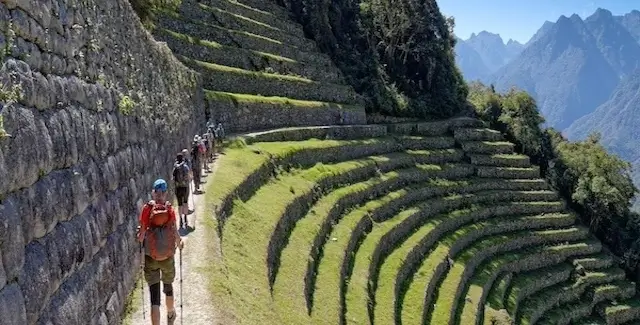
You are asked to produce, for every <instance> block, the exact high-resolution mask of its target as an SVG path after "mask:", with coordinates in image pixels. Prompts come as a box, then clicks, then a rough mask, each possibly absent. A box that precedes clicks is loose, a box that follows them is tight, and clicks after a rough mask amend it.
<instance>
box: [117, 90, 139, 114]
mask: <svg viewBox="0 0 640 325" xmlns="http://www.w3.org/2000/svg"><path fill="white" fill-rule="evenodd" d="M135 105H136V102H134V101H133V99H131V97H129V96H126V95H125V96H122V98H120V102H119V103H118V110H119V111H120V113H122V115H131V112H133V108H134V106H135Z"/></svg>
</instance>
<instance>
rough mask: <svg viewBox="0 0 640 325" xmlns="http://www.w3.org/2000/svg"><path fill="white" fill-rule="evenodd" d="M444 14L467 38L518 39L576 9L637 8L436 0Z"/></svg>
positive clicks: (603, 0) (626, 3) (578, 0)
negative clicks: (482, 35) (496, 36)
mask: <svg viewBox="0 0 640 325" xmlns="http://www.w3.org/2000/svg"><path fill="white" fill-rule="evenodd" d="M438 6H440V11H441V12H442V13H443V14H444V15H445V16H454V17H455V21H456V29H455V32H456V35H457V36H458V37H460V38H462V39H467V38H469V36H470V35H471V33H473V32H475V33H476V34H477V33H478V32H480V31H482V30H486V31H489V32H492V33H497V34H500V36H502V39H503V40H504V41H505V42H506V41H507V40H508V39H509V38H512V39H514V40H517V41H519V42H521V43H525V42H526V41H528V40H529V38H531V36H533V34H535V32H536V31H537V30H538V28H540V26H542V24H543V23H544V21H545V20H549V21H551V22H555V21H556V20H558V17H560V15H565V16H571V15H572V14H574V13H576V14H578V15H580V17H582V18H583V19H584V18H586V17H588V16H589V15H591V14H592V13H593V12H594V11H595V10H596V9H597V8H598V7H600V8H604V9H608V10H610V11H611V12H612V13H613V14H614V15H621V14H624V13H627V12H630V11H631V10H632V9H637V10H640V1H639V0H600V1H597V0H438Z"/></svg>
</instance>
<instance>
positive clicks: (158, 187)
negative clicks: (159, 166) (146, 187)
mask: <svg viewBox="0 0 640 325" xmlns="http://www.w3.org/2000/svg"><path fill="white" fill-rule="evenodd" d="M153 189H154V190H155V191H158V192H166V191H167V182H166V181H165V180H164V179H162V178H158V179H156V181H155V182H153Z"/></svg>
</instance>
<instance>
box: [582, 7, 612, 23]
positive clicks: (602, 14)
mask: <svg viewBox="0 0 640 325" xmlns="http://www.w3.org/2000/svg"><path fill="white" fill-rule="evenodd" d="M612 20H613V13H611V11H609V10H607V9H604V8H598V9H597V10H596V11H595V12H594V13H593V15H591V16H589V17H587V19H586V21H589V22H591V21H602V22H605V21H612Z"/></svg>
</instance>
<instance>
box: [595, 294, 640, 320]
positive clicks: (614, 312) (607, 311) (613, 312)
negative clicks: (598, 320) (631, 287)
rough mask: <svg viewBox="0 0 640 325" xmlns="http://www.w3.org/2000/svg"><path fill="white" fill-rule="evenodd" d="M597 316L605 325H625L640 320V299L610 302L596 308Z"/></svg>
mask: <svg viewBox="0 0 640 325" xmlns="http://www.w3.org/2000/svg"><path fill="white" fill-rule="evenodd" d="M597 311H598V314H599V315H600V317H602V318H604V319H605V320H606V322H607V325H618V324H625V323H627V322H630V321H633V320H639V319H640V299H639V298H638V297H634V298H631V299H627V300H624V301H620V302H611V303H608V304H602V305H599V306H598V307H597Z"/></svg>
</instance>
